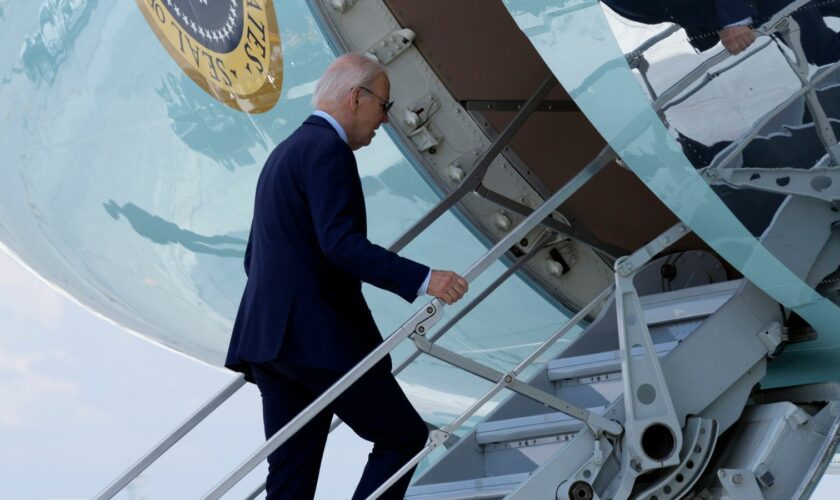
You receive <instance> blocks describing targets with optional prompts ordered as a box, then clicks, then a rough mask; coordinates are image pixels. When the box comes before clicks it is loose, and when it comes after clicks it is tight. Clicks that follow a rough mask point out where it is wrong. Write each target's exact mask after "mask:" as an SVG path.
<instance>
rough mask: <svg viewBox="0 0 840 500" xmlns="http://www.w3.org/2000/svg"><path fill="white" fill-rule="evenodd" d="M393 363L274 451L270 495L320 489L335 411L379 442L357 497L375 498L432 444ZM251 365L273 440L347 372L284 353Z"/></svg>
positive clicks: (395, 494)
mask: <svg viewBox="0 0 840 500" xmlns="http://www.w3.org/2000/svg"><path fill="white" fill-rule="evenodd" d="M390 365H391V364H390V363H389V362H381V363H379V364H377V365H376V366H375V367H374V368H373V369H372V370H370V371H369V372H368V373H366V374H365V375H363V376H362V377H361V378H360V379H359V380H357V381H356V383H355V384H353V385H352V386H351V387H350V388H349V389H348V390H347V391H346V392H344V394H342V395H341V396H339V397H338V398H337V399H336V400H335V401H334V402H333V403H332V404H331V405H330V406H329V407H328V408H327V409H325V410H324V411H322V412H321V413H320V414H319V415H318V416H316V417H315V418H314V419H313V420H312V421H310V422H309V423H308V424H307V425H306V426H304V427H303V428H302V429H301V430H300V431H298V433H297V434H295V435H294V436H292V437H291V438H290V439H289V440H288V441H286V442H285V443H284V444H283V445H282V446H281V447H280V448H278V449H277V450H276V451H275V452H274V453H272V454H271V455H269V457H268V478H267V481H266V493H267V498H268V499H269V500H278V499H294V500H300V499H306V498H313V497H314V496H315V486H316V485H317V483H318V473H319V470H320V466H321V457H322V456H323V453H324V446H325V444H326V441H327V435H328V433H329V428H330V422H331V420H332V417H333V414H335V415H338V417H339V418H341V420H343V421H344V422H345V423H346V424H347V425H349V426H350V428H351V429H353V431H354V432H355V433H356V434H358V435H359V436H360V437H362V438H363V439H366V440H368V441H372V442H373V451H372V452H371V453H370V454H369V455H368V461H367V465H366V466H365V469H364V472H363V473H362V477H361V480H360V481H359V484H358V486H357V487H356V491H355V492H354V493H353V495H352V498H353V500H357V499H358V500H361V499H364V498H367V496H368V495H370V494H371V493H373V492H374V491H375V490H376V488H378V487H379V486H380V485H381V484H382V483H384V482H385V481H386V480H387V479H388V478H389V477H391V475H392V474H393V473H394V472H396V471H397V470H399V469H400V467H402V466H403V465H405V463H406V462H408V460H409V459H411V457H413V456H414V455H415V454H417V452H419V451H420V450H421V449H422V448H423V446H425V444H426V440H427V437H428V428H427V427H426V424H425V422H423V419H422V418H420V416H419V415H418V414H417V411H415V409H414V407H413V406H412V405H411V403H410V402H409V401H408V398H406V396H405V394H404V393H403V391H402V389H401V388H400V386H399V385H398V384H397V381H396V379H395V378H394V376H393V375H392V374H391V371H390ZM251 369H252V374H253V376H254V379H255V381H256V383H257V386H258V387H259V389H260V394H261V395H262V404H263V423H264V426H265V436H266V439H268V438H269V437H271V436H272V435H274V434H275V433H276V432H277V431H279V430H280V429H281V428H282V427H283V426H284V425H286V424H287V423H288V422H289V421H291V420H292V419H293V418H294V417H295V416H296V415H297V414H298V413H300V412H301V411H302V410H303V409H304V408H306V406H307V405H309V404H310V403H312V401H314V400H315V399H316V398H317V397H318V396H319V395H320V394H322V393H323V392H324V391H326V390H327V389H328V388H329V387H330V386H331V385H332V384H333V383H334V382H335V381H337V380H338V379H339V378H341V376H343V375H344V372H342V371H337V370H327V369H322V368H313V367H305V366H295V365H291V364H289V363H288V362H286V361H279V360H274V361H271V362H268V363H254V364H252V365H251ZM413 472H414V470H413V469H412V470H411V471H409V472H408V473H407V474H406V475H404V476H403V477H402V479H400V481H398V482H397V483H396V484H395V485H393V486H392V487H391V488H389V489H388V491H387V492H386V493H385V494H384V495H383V496H381V497H380V498H383V499H401V498H403V496H404V494H405V491H406V489H407V488H408V484H409V481H410V480H411V475H412V473H413ZM347 497H350V493H349V492H348V494H347Z"/></svg>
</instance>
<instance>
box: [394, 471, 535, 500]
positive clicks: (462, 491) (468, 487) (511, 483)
mask: <svg viewBox="0 0 840 500" xmlns="http://www.w3.org/2000/svg"><path fill="white" fill-rule="evenodd" d="M528 476H530V474H529V473H520V474H509V475H505V476H491V477H481V478H477V479H468V480H464V481H453V482H449V483H437V484H428V485H422V486H412V487H411V488H409V489H408V491H407V492H406V495H405V498H406V500H433V499H434V500H467V499H470V500H479V499H480V500H490V499H496V498H503V497H505V496H506V495H508V494H510V493H511V492H513V490H515V489H516V488H517V487H518V486H519V485H520V484H522V483H523V482H524V481H526V480H527V479H528Z"/></svg>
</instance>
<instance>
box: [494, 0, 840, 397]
mask: <svg viewBox="0 0 840 500" xmlns="http://www.w3.org/2000/svg"><path fill="white" fill-rule="evenodd" d="M525 3H526V2H524V1H522V0H509V1H506V2H505V5H506V7H507V8H508V10H509V11H510V12H511V15H512V16H513V17H514V19H515V20H516V22H517V24H518V25H519V27H520V29H522V30H523V31H524V32H525V34H526V36H528V38H529V40H530V42H531V43H532V44H533V45H534V47H535V48H536V49H537V51H538V52H539V54H540V55H541V57H542V58H543V59H544V60H545V62H546V64H547V65H548V67H549V68H550V69H551V71H552V72H553V73H554V74H555V75H556V76H557V79H558V80H559V81H560V83H561V84H562V85H563V86H564V87H565V89H566V90H567V91H568V92H569V94H570V95H571V97H572V98H573V99H574V100H575V102H576V103H577V105H578V106H579V107H580V109H581V110H582V111H583V112H584V113H585V114H586V116H587V118H588V119H589V120H590V121H591V122H592V124H593V125H594V126H595V128H596V129H597V130H598V132H600V133H601V135H602V136H603V137H604V138H605V139H606V140H607V141H608V142H609V144H610V145H611V146H612V148H613V149H614V150H615V151H616V152H617V153H618V154H619V155H620V156H621V158H622V159H623V161H624V162H625V163H626V164H627V166H628V167H630V169H631V170H632V171H633V172H634V173H635V174H636V175H637V176H638V177H639V178H640V179H641V180H642V181H643V182H644V183H645V185H646V186H647V187H648V188H649V189H650V190H651V191H652V192H653V193H654V194H656V196H657V197H659V199H660V200H662V202H663V203H665V205H666V206H668V208H670V209H671V210H672V211H673V212H674V213H675V214H676V215H677V216H678V217H679V218H680V219H681V220H682V221H683V222H684V223H686V224H687V225H688V226H689V227H690V228H691V229H692V230H693V231H694V232H695V233H697V235H698V236H700V237H701V238H703V240H705V241H706V242H707V243H708V244H709V245H710V246H711V247H712V248H713V249H715V251H717V252H718V253H719V254H720V255H721V256H722V257H724V258H725V259H726V260H727V261H729V262H730V263H731V264H732V265H733V266H734V267H735V268H736V269H738V270H739V271H740V272H741V273H743V274H744V276H745V277H747V278H748V279H749V280H750V281H751V282H753V283H754V284H755V285H757V286H759V287H760V288H761V289H762V290H764V291H765V292H766V293H767V294H769V295H770V296H771V297H773V298H774V299H776V300H777V301H779V302H780V303H782V304H784V305H785V306H786V307H789V308H791V309H793V310H795V311H796V312H797V313H799V314H800V315H801V316H802V317H804V318H805V319H806V320H807V321H808V322H809V323H811V325H813V326H814V327H815V328H816V329H817V331H818V332H819V335H820V339H819V340H818V341H815V342H808V343H804V344H798V345H795V346H792V347H788V349H787V351H786V352H785V356H783V357H782V359H781V360H780V362H776V365H775V367H774V366H773V365H771V368H773V369H774V370H773V371H774V372H775V373H773V375H774V376H771V377H769V378H768V379H766V380H765V382H764V385H778V384H780V383H782V382H784V383H785V384H788V383H804V382H815V381H818V380H817V379H824V378H826V377H825V375H824V374H817V373H816V370H809V369H808V368H807V366H801V365H798V364H797V363H796V361H797V359H798V358H800V357H801V355H803V354H804V353H806V352H807V353H808V354H807V355H808V356H809V357H811V356H818V355H820V354H822V356H831V357H832V360H833V359H836V358H837V353H836V352H831V351H829V349H831V348H836V347H837V345H838V344H840V339H838V338H836V337H837V334H836V331H835V328H836V326H837V325H840V308H838V307H837V306H836V305H834V304H833V303H832V302H830V301H829V300H826V299H825V298H823V297H822V296H820V295H819V294H818V293H817V292H816V291H815V290H814V289H812V288H811V287H809V286H808V285H807V284H805V283H804V282H803V281H802V280H801V279H799V278H798V277H797V276H796V275H795V274H794V273H793V272H792V271H790V269H788V268H787V267H786V266H785V265H784V264H782V263H781V262H780V261H779V260H778V259H777V258H776V257H775V256H773V255H772V254H771V253H770V252H769V251H768V250H767V249H766V248H765V247H764V246H763V245H762V244H761V243H760V242H759V241H758V240H757V239H756V238H755V237H753V236H752V235H751V234H750V233H749V231H747V229H746V228H745V227H744V225H743V224H742V223H741V222H740V221H739V220H738V219H737V218H736V217H735V215H734V214H733V213H732V212H731V211H730V210H729V209H728V208H727V207H726V206H725V205H724V203H723V202H722V201H721V200H720V198H719V197H718V196H717V195H716V194H715V193H714V192H713V191H712V189H711V188H710V187H709V186H708V185H707V184H706V182H705V181H704V180H703V179H702V178H701V177H700V175H699V174H698V173H697V171H696V170H695V169H694V167H693V166H692V165H691V163H690V162H689V161H688V159H687V158H686V157H685V155H683V153H682V151H681V149H680V147H679V145H678V144H677V143H676V141H675V140H674V139H673V137H672V136H671V134H669V132H668V131H667V130H666V128H665V126H664V125H663V124H662V122H661V120H660V119H659V117H658V116H657V114H656V113H655V112H654V110H653V108H652V107H651V105H650V101H649V100H648V98H647V97H646V96H645V94H644V93H643V92H642V89H641V87H640V86H639V84H638V82H637V80H636V79H635V77H634V75H633V74H632V72H631V70H630V67H629V66H628V65H627V64H626V62H625V59H624V55H623V53H622V51H621V50H620V48H619V46H618V43H617V42H616V40H615V38H614V36H613V34H612V30H611V29H610V27H609V25H608V24H607V20H606V18H605V17H604V14H603V11H602V10H601V8H600V6H599V5H598V3H597V2H587V3H586V4H584V3H581V2H571V1H567V2H557V1H556V0H552V1H549V0H546V1H545V2H544V5H545V9H544V10H543V11H542V12H540V15H539V16H536V15H534V14H533V12H534V5H533V4H534V2H533V1H530V2H527V3H528V4H529V5H528V6H527V7H526V6H525V5H524V4H525ZM520 6H521V7H522V8H521V9H519V7H520ZM526 8H527V9H530V11H531V13H528V12H526V10H525V9H526ZM570 48H573V49H572V50H569V49H570ZM616 196H621V193H616ZM796 351H799V354H800V356H797V355H796ZM786 358H787V359H786ZM824 361H826V360H824ZM829 361H830V360H829ZM832 364H833V363H832ZM777 369H778V370H777ZM831 371H833V370H831ZM792 378H795V379H797V380H792ZM783 379H784V380H783Z"/></svg>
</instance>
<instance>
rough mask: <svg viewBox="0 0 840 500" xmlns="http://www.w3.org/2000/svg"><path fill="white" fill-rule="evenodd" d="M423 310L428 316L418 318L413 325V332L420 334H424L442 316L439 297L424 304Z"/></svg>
mask: <svg viewBox="0 0 840 500" xmlns="http://www.w3.org/2000/svg"><path fill="white" fill-rule="evenodd" d="M425 312H426V314H428V316H426V317H425V318H422V319H420V321H418V322H417V324H416V326H415V327H414V333H415V334H417V335H420V336H424V335H426V332H427V331H428V330H429V328H431V327H432V326H434V325H435V323H437V322H438V321H440V318H442V317H443V308H442V307H440V302H439V299H434V300H432V301H431V302H429V303H428V304H426V311H425Z"/></svg>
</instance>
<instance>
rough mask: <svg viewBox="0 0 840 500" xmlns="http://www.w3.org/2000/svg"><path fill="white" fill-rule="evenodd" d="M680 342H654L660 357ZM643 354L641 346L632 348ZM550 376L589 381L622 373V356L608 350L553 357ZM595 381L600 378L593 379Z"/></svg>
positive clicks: (549, 366)
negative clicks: (567, 356) (568, 356)
mask: <svg viewBox="0 0 840 500" xmlns="http://www.w3.org/2000/svg"><path fill="white" fill-rule="evenodd" d="M677 344H678V342H675V341H674V342H662V343H659V344H654V348H655V349H656V354H658V355H659V357H660V358H661V357H663V356H665V355H667V354H668V353H669V352H671V350H673V349H674V347H676V346H677ZM637 351H638V354H641V353H642V352H643V351H642V349H641V347H639V348H637V349H632V350H631V353H633V354H637ZM547 369H548V378H549V380H552V381H555V382H556V381H560V380H574V379H578V380H581V383H588V380H589V379H592V378H595V377H597V376H598V375H607V374H610V373H621V358H620V357H619V352H618V351H617V350H615V351H607V352H598V353H595V354H584V355H582V356H575V357H573V358H560V359H552V360H551V361H549V362H548V367H547ZM593 381H595V382H597V381H599V380H593Z"/></svg>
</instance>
